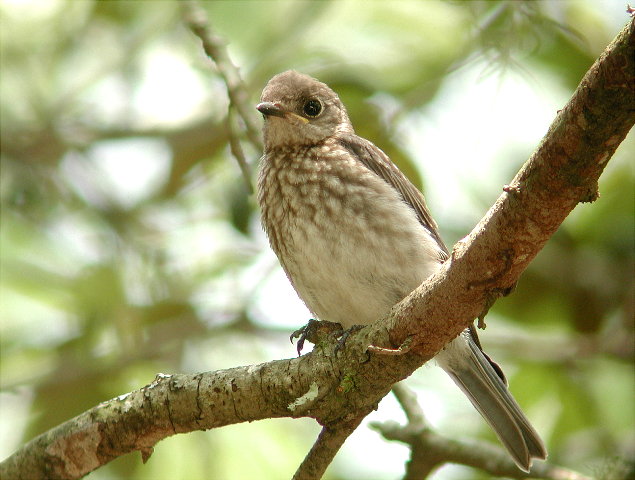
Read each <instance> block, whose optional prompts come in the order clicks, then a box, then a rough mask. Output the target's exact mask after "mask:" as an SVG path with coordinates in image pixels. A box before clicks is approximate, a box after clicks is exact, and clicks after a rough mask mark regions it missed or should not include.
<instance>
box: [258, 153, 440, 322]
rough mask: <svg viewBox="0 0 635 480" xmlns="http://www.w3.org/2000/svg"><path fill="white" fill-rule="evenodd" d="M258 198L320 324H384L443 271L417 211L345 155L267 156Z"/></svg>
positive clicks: (302, 295) (284, 261)
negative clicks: (416, 290) (405, 300)
mask: <svg viewBox="0 0 635 480" xmlns="http://www.w3.org/2000/svg"><path fill="white" fill-rule="evenodd" d="M258 201H259V203H260V207H261V210H262V223H263V226H264V228H265V230H266V232H267V235H268V237H269V240H270V243H271V246H272V248H273V250H274V252H275V253H276V255H277V256H278V258H279V259H280V263H281V264H282V266H283V268H284V270H285V272H286V273H287V276H288V277H289V279H290V280H291V283H292V284H293V286H294V288H295V290H296V291H297V293H298V295H299V296H300V298H302V300H303V301H304V302H305V303H306V305H307V307H308V308H309V309H310V310H311V311H312V312H313V313H314V314H315V315H316V316H317V317H318V318H320V319H322V320H329V321H334V322H339V323H341V324H342V325H344V326H345V327H348V326H350V325H353V324H368V323H371V322H373V321H375V320H378V319H380V318H382V317H383V316H385V315H386V314H387V313H388V311H389V310H390V308H391V307H392V306H393V305H394V304H395V303H397V302H398V301H400V300H401V299H402V298H404V297H405V296H406V295H407V294H408V293H410V292H411V291H412V290H413V289H414V288H416V287H417V286H418V285H419V284H420V283H421V282H422V281H423V280H424V279H425V278H426V277H427V276H428V275H430V274H431V273H432V272H433V271H434V270H435V269H436V268H438V265H439V262H438V255H437V253H438V251H437V247H436V243H435V242H434V240H433V239H431V238H430V235H429V234H428V233H427V231H426V230H425V229H424V228H423V227H422V226H421V225H420V223H419V222H418V220H417V217H416V215H415V213H414V211H413V210H412V208H410V207H409V206H408V205H407V204H406V203H405V202H404V201H403V200H402V199H401V197H400V196H399V194H398V193H397V192H396V190H394V189H393V188H392V187H391V186H390V185H388V184H387V183H386V182H385V181H384V180H382V179H381V178H379V177H378V176H377V175H375V174H374V173H372V172H370V171H369V170H368V169H366V168H365V167H363V165H361V164H360V163H359V162H357V161H356V160H355V159H354V157H351V156H350V155H349V154H348V153H347V152H346V151H344V150H342V151H338V150H336V149H331V150H329V149H327V148H320V147H314V148H313V149H311V148H307V149H304V150H300V151H295V152H294V151H280V152H277V153H271V154H268V155H267V156H265V158H264V159H263V163H262V165H261V170H260V175H259V181H258Z"/></svg>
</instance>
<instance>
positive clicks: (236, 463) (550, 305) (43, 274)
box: [0, 0, 635, 479]
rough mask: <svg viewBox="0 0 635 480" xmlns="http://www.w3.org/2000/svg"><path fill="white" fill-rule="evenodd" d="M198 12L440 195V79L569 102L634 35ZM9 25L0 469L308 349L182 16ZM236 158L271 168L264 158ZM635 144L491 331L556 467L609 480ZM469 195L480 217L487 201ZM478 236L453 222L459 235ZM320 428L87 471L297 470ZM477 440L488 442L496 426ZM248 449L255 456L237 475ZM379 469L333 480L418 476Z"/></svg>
mask: <svg viewBox="0 0 635 480" xmlns="http://www.w3.org/2000/svg"><path fill="white" fill-rule="evenodd" d="M204 6H205V8H206V9H207V11H208V13H209V16H210V21H211V23H212V25H213V27H214V28H216V29H217V30H218V32H219V34H220V35H222V36H223V37H224V38H225V39H226V41H227V43H228V48H229V51H230V53H231V55H232V57H233V60H234V63H235V64H237V65H239V66H240V68H241V72H242V74H243V76H244V79H245V82H246V85H247V86H248V89H249V92H250V94H251V100H252V101H253V103H255V102H256V101H257V99H258V96H259V92H260V90H261V88H262V86H263V85H264V84H265V83H266V81H267V80H268V79H269V78H270V77H271V76H273V75H274V74H275V73H278V72H279V71H282V70H285V69H288V68H295V69H298V70H301V71H305V72H307V73H311V74H313V75H314V76H316V77H318V78H320V79H321V80H322V81H325V82H327V83H329V84H330V85H331V86H332V87H333V88H334V89H335V90H336V91H337V92H339V94H340V96H341V98H342V99H343V101H344V103H345V104H346V105H347V108H348V110H349V113H350V116H351V118H352V119H353V123H354V124H355V125H356V128H357V131H358V133H359V134H360V135H362V136H364V137H367V138H369V139H372V140H373V141H374V142H375V143H376V144H377V145H379V146H381V148H382V149H383V150H385V151H386V153H388V154H389V155H390V156H391V158H392V159H393V160H394V161H395V162H396V163H398V164H399V165H400V167H401V168H402V169H403V170H404V171H405V172H406V173H407V174H408V175H409V176H410V178H411V179H412V180H413V181H414V182H415V183H417V184H418V185H420V186H422V188H424V189H425V184H424V183H423V182H422V179H421V177H420V175H419V171H420V170H421V168H420V165H418V164H417V163H416V161H415V160H414V159H413V158H412V155H410V154H409V153H408V151H407V149H406V148H404V146H403V142H402V141H401V139H402V138H403V129H402V126H403V125H404V124H412V122H413V119H415V118H418V117H419V116H421V114H422V112H423V113H425V109H426V107H427V106H428V105H429V104H430V103H431V102H433V101H434V100H435V99H436V98H437V96H438V94H439V91H440V89H441V88H442V87H443V85H444V84H445V83H446V82H447V80H448V78H451V77H452V76H454V75H456V74H457V72H458V73H460V72H461V71H462V70H463V69H465V68H469V67H470V66H473V65H475V64H479V65H485V71H484V72H483V75H493V76H497V77H498V78H499V81H500V82H501V83H503V82H505V81H506V78H507V75H508V73H509V72H510V71H514V72H521V74H522V75H527V77H528V78H533V79H535V81H536V82H538V83H539V82H540V81H541V80H540V79H545V78H546V79H549V81H551V82H555V83H556V84H558V85H559V86H560V88H563V89H564V90H565V91H567V92H572V91H573V89H574V88H575V87H576V86H577V84H578V82H579V80H580V78H581V77H582V75H583V74H584V73H585V72H586V70H587V69H588V67H589V66H590V65H591V64H592V62H593V61H594V60H595V58H597V56H598V55H599V54H600V53H601V51H602V49H603V48H604V47H605V46H606V45H607V44H608V43H609V41H610V40H611V39H612V37H613V36H614V35H615V34H616V33H617V31H618V29H619V28H620V23H621V22H626V15H625V14H623V8H622V4H621V3H620V2H613V3H603V2H592V1H588V2H583V1H577V2H556V1H552V2H512V1H487V2H485V1H484V2H458V1H449V2H432V1H429V2H415V1H401V2H366V3H364V4H363V6H362V3H361V2H355V1H342V2H334V1H330V2H329V1H324V2H298V1H295V2H292V1H275V2H274V1H270V2H237V1H215V2H207V3H205V4H204ZM607 11H608V13H607ZM0 15H1V21H2V29H1V32H0V34H1V38H0V40H1V42H0V49H1V51H0V53H1V61H2V83H1V85H0V88H1V98H0V107H1V112H0V113H1V119H0V120H1V127H2V128H1V135H0V141H1V161H2V172H1V173H2V175H1V183H0V186H1V202H2V203H1V206H2V218H1V219H2V229H1V237H0V238H1V244H0V246H1V250H0V260H1V262H2V263H1V266H2V268H1V271H0V275H1V277H0V278H1V282H2V295H1V297H0V311H1V312H2V323H1V325H0V334H1V340H0V342H1V343H0V347H1V352H2V364H1V367H0V375H1V387H2V393H1V394H0V400H1V401H2V409H1V414H2V426H1V430H0V438H2V443H0V447H1V453H2V456H3V457H4V456H6V455H8V454H9V453H10V452H11V451H12V450H14V449H15V448H16V447H17V446H18V445H20V444H21V443H22V442H24V441H26V440H28V439H29V438H31V437H32V436H34V435H36V434H39V433H41V432H43V431H45V430H46V429H48V428H50V427H52V426H54V425H56V424H58V423H59V422H62V421H64V420H66V419H69V418H71V417H72V416H74V415H77V414H78V413H80V412H82V411H84V410H86V409H88V408H90V407H91V406H93V405H95V404H97V403H99V402H101V401H103V400H106V399H109V398H111V397H114V396H116V395H119V394H121V393H124V392H126V391H129V390H131V389H135V388H138V387H140V386H142V385H145V384H146V383H148V382H150V381H151V380H152V378H153V376H154V375H155V374H156V373H157V372H160V371H164V372H176V371H190V372H194V371H201V370H213V369H218V368H225V367H230V366H236V365H241V364H248V363H253V362H261V361H267V360H270V359H273V358H277V357H280V356H290V355H293V348H291V347H289V346H288V343H287V341H286V338H287V336H288V333H289V332H290V331H291V330H292V326H287V325H284V326H283V327H281V326H280V323H279V322H276V320H275V318H270V316H267V315H265V314H264V313H263V311H264V310H263V308H261V305H260V303H261V302H262V301H263V300H262V292H263V291H264V287H263V285H265V284H266V283H267V282H269V281H270V280H271V278H272V271H275V269H276V268H278V267H277V266H276V265H277V264H276V262H275V259H274V258H273V256H272V254H271V252H269V250H268V247H267V245H266V241H265V240H264V237H263V234H262V232H261V231H260V228H259V225H258V212H257V210H256V208H255V200H254V199H253V198H250V197H248V196H247V194H246V189H245V187H244V184H243V179H242V178H241V177H240V172H239V169H238V168H237V166H236V165H235V162H234V160H233V159H232V158H231V155H230V153H229V148H228V131H227V128H226V122H225V116H226V111H227V104H228V101H227V96H226V91H225V87H224V85H223V83H222V81H221V79H220V77H219V75H218V73H217V70H216V68H215V67H214V66H213V65H210V62H209V61H208V59H207V58H206V57H205V56H204V55H203V54H202V50H201V47H200V43H199V41H198V40H197V39H196V38H195V37H194V36H193V35H192V34H191V33H190V32H189V31H187V29H186V28H185V27H184V25H183V22H182V20H181V12H180V9H179V4H178V2H171V1H162V2H128V1H83V2H76V1H72V0H66V1H62V0H57V1H49V2H38V1H35V0H34V1H31V2H18V1H6V2H3V3H1V4H0ZM462 88H463V89H466V90H469V89H470V85H463V86H462ZM560 107H561V105H554V106H553V111H554V112H555V110H556V109H557V108H560ZM485 113H486V112H484V116H483V118H484V120H483V121H484V122H486V121H487V117H486V116H485ZM255 114H256V112H255V111H254V115H255ZM458 114H460V112H457V115H458ZM518 114H519V115H523V112H518ZM477 127H479V126H475V128H477ZM547 127H548V125H546V124H545V125H544V129H545V131H546V129H547ZM490 133H491V134H490V135H489V136H491V137H492V138H493V139H495V141H498V142H500V143H501V144H504V142H505V139H504V138H496V137H497V135H496V132H490ZM457 140H460V133H459V134H457ZM532 141H537V139H536V140H534V139H532ZM510 147H513V146H510ZM244 148H245V150H246V153H247V155H248V157H249V159H250V160H251V161H252V163H253V164H254V165H255V163H256V161H257V159H258V157H259V155H260V152H257V151H255V150H254V149H253V147H250V146H249V144H248V143H246V142H245V143H244ZM634 150H635V145H634V141H633V139H632V138H630V139H627V141H626V142H625V143H624V144H623V145H622V146H621V147H620V149H619V150H618V153H617V154H616V156H615V158H614V160H613V161H612V163H611V164H610V165H609V168H608V169H607V172H606V174H605V175H604V176H603V178H602V180H601V183H600V191H601V194H602V197H601V199H600V200H599V201H598V202H596V203H595V204H592V205H585V206H581V207H579V208H578V209H576V211H575V212H574V213H573V214H572V215H571V217H570V218H569V219H568V220H567V222H565V224H564V225H563V226H562V228H561V229H560V231H559V232H558V233H557V234H556V235H555V236H554V238H553V239H552V241H551V242H550V243H549V244H548V246H547V247H546V248H545V249H544V250H543V252H541V253H540V255H539V256H538V258H537V259H536V260H535V262H533V264H532V265H531V267H530V269H529V270H528V271H527V272H526V273H525V275H524V276H523V277H522V279H521V282H520V283H519V286H518V288H517V291H516V292H515V293H514V294H513V295H511V296H510V297H508V298H506V299H503V300H501V301H500V302H498V304H497V305H496V307H495V308H494V310H493V313H492V315H491V317H490V322H489V323H490V331H488V332H487V333H486V334H484V335H483V337H484V339H483V340H484V343H485V344H486V345H491V348H492V349H494V354H495V355H496V354H498V356H501V357H503V358H504V360H505V364H506V365H511V366H512V367H513V366H515V367H516V368H515V371H513V370H514V369H513V368H512V371H513V372H512V373H513V375H510V377H511V382H512V389H513V391H514V392H515V394H516V396H517V398H518V399H519V401H520V403H521V404H523V405H526V406H527V407H528V411H529V412H530V417H532V418H536V419H537V424H538V425H539V430H541V431H543V432H544V436H545V440H546V441H547V443H548V448H549V451H550V458H551V459H552V460H554V461H556V462H560V463H562V464H565V465H567V466H570V467H572V468H576V469H579V470H581V471H584V472H586V473H590V474H594V475H598V476H604V477H605V478H618V477H616V476H614V472H618V471H623V470H624V468H627V467H624V465H625V464H624V461H630V460H629V459H632V457H633V455H634V453H635V438H634V428H633V424H634V418H633V417H634V416H633V409H632V404H631V402H632V398H633V393H634V392H635V387H634V384H633V368H632V361H633V317H634V307H633V297H634V295H635V287H634V285H633V276H632V275H633V242H634V238H633V232H634V230H635V225H634V216H633V185H634V173H633V165H632V161H631V162H630V163H629V161H627V160H625V159H628V158H630V159H631V160H632V158H633V152H634ZM529 153H530V151H523V152H519V153H518V154H515V155H514V156H513V157H514V158H517V159H518V161H517V162H516V163H514V164H513V165H509V158H508V157H507V158H503V155H501V158H500V159H497V160H496V161H497V162H498V163H497V165H498V167H497V170H498V171H499V172H502V174H501V175H503V176H502V177H501V178H509V177H508V175H511V174H513V172H514V171H515V170H516V169H517V168H518V167H519V166H520V164H521V163H522V161H523V160H524V159H525V158H527V156H528V155H529ZM476 158H477V157H476V152H475V159H476ZM441 161H443V160H441ZM474 161H476V160H474ZM505 162H507V164H506V163H505ZM499 174H500V173H499ZM427 180H428V181H433V180H434V179H429V178H428V179H427ZM471 191H472V190H470V192H471ZM473 193H474V198H473V205H474V206H475V208H477V209H478V210H479V211H480V212H481V213H484V211H485V209H486V208H488V206H489V203H491V202H490V199H489V197H488V198H487V199H485V198H480V197H479V193H478V192H477V191H476V189H475V190H474V192H473ZM488 194H491V195H498V192H488ZM441 220H442V221H441ZM477 220H478V217H475V218H473V219H471V220H470V222H472V223H469V222H466V221H463V220H456V219H454V220H453V219H452V218H443V219H439V223H440V224H441V230H442V232H443V233H444V236H446V237H447V238H454V239H456V238H458V237H459V236H462V235H465V234H466V233H467V232H468V231H469V230H470V229H471V228H472V226H473V225H474V223H475V222H476V221H477ZM290 301H291V299H290ZM294 301H295V300H294ZM279 309H280V311H283V310H284V309H285V304H284V302H283V299H280V304H279ZM306 320H307V318H297V319H295V325H294V326H295V327H297V326H298V325H300V324H302V323H304V322H305V321H306ZM492 325H496V326H492ZM362 428H364V427H362ZM479 428H480V427H479ZM450 430H451V429H450ZM316 433H317V426H315V425H314V424H313V423H312V422H310V421H285V420H276V421H267V422H259V423H258V424H249V425H239V426H234V427H230V428H226V429H222V430H219V431H214V432H208V433H196V434H193V435H180V436H177V437H174V438H170V439H168V440H165V441H163V442H161V443H160V444H159V445H158V446H157V450H156V452H155V454H154V456H153V457H152V459H151V460H150V462H149V463H148V464H147V465H142V464H141V462H140V459H139V457H138V456H137V455H128V456H126V457H124V458H120V459H118V460H116V461H114V462H112V463H111V464H110V465H108V466H106V467H105V468H102V469H100V470H98V471H97V472H95V473H93V474H92V475H91V476H90V478H96V479H99V478H104V479H106V478H108V479H115V478H190V479H196V478H233V479H237V478H289V477H290V474H291V472H292V471H293V470H294V468H295V466H296V465H297V464H298V463H299V461H300V460H301V458H302V457H303V456H304V454H305V452H306V451H307V450H308V448H309V446H310V444H311V443H312V441H313V439H314V437H315V435H316ZM475 434H478V435H482V436H484V437H485V438H489V439H491V440H493V437H492V434H491V432H489V431H487V430H486V429H485V428H482V429H480V430H479V432H478V433H475ZM367 435H373V434H371V433H367ZM273 438H275V441H272V439H273ZM377 441H378V442H381V440H379V439H377ZM245 451H249V452H251V453H250V459H251V460H253V461H252V462H245V461H241V458H242V459H244V452H245ZM341 455H346V452H342V453H341ZM338 458H339V457H338ZM274 459H275V461H274ZM624 459H626V460H624ZM374 461H375V462H381V463H382V464H383V468H384V469H389V470H388V471H389V472H391V473H389V474H386V475H384V476H382V475H383V474H381V470H378V469H377V468H376V466H375V464H373V463H372V462H370V463H369V459H368V458H366V459H364V460H361V459H360V458H354V455H353V456H352V457H351V458H350V459H349V461H348V463H349V465H348V467H347V468H343V467H342V464H343V463H346V462H343V461H342V460H341V459H339V460H338V461H337V462H336V464H334V466H333V467H332V468H331V469H330V470H329V475H330V476H329V478H332V479H335V478H344V477H346V476H348V477H350V473H349V474H347V473H345V472H351V471H354V472H360V475H362V476H365V478H370V477H369V475H371V474H370V473H369V472H375V473H373V474H372V475H376V477H374V478H396V477H397V476H398V475H399V472H400V469H402V468H403V464H398V463H394V464H392V465H387V463H388V461H387V460H383V461H382V460H381V459H380V458H378V459H376V460H374ZM350 462H354V463H353V465H352V466H351V465H350ZM250 465H251V466H250ZM253 465H257V467H258V470H257V473H255V472H253V471H251V470H250V469H251V468H253ZM631 468H632V467H631ZM620 469H621V470H620ZM465 471H466V470H461V469H459V470H456V471H454V470H451V469H444V470H443V471H442V472H439V474H438V477H437V478H465ZM457 472H458V473H457ZM611 472H613V473H611ZM469 475H470V476H471V477H472V478H476V477H475V475H478V474H477V473H475V472H470V473H469ZM483 478H485V477H483Z"/></svg>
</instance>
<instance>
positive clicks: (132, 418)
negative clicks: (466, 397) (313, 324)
mask: <svg viewBox="0 0 635 480" xmlns="http://www.w3.org/2000/svg"><path fill="white" fill-rule="evenodd" d="M634 32H635V27H634V22H633V20H631V21H630V22H629V24H628V25H627V26H626V27H625V28H624V30H623V31H622V32H621V33H620V34H619V35H618V37H617V38H616V39H615V41H614V42H613V43H612V44H611V45H610V46H609V47H608V48H607V50H606V51H605V52H604V53H603V54H602V56H601V57H600V58H599V59H598V61H597V62H595V64H594V65H593V66H592V67H591V69H590V70H589V72H588V73H587V74H586V76H585V77H584V79H583V80H582V82H581V84H580V86H579V87H578V89H577V90H576V92H575V94H574V95H573V97H572V99H571V100H570V101H569V103H568V104H567V105H566V106H565V107H564V109H563V110H561V111H560V113H559V114H558V115H557V117H556V119H555V121H554V123H553V124H552V126H551V128H550V129H549V132H548V133H547V135H546V136H545V138H544V139H543V141H542V143H541V144H540V146H539V147H538V149H537V150H536V151H535V152H534V154H533V155H532V157H531V158H530V159H529V161H528V162H527V163H526V164H525V165H524V166H523V168H522V169H521V171H520V172H519V173H518V175H517V176H516V178H515V179H514V180H513V181H512V182H511V184H510V186H509V187H508V188H506V189H505V193H503V194H502V195H501V197H500V198H499V199H498V201H497V202H496V204H495V205H494V206H493V207H492V208H491V209H490V211H489V212H488V213H487V215H486V216H485V218H484V219H483V220H482V221H481V222H480V223H479V225H477V227H476V228H475V229H474V230H473V231H472V233H471V234H470V235H469V236H468V237H466V238H465V239H464V240H462V241H461V242H459V243H458V244H457V245H456V246H455V247H454V250H453V252H452V256H451V258H450V260H448V261H447V262H446V263H445V265H444V267H443V268H442V269H441V270H440V271H439V272H438V273H437V274H435V275H434V277H433V278H431V279H430V280H429V281H427V282H426V283H424V284H423V285H422V286H421V287H419V288H418V289H417V290H415V291H414V292H413V293H412V294H411V295H409V296H408V297H407V298H406V299H405V300H404V301H402V302H401V303H400V304H399V305H397V306H396V307H395V308H394V309H393V312H392V314H391V317H390V318H388V319H386V320H385V321H382V322H378V323H377V324H374V325H370V326H368V327H366V328H364V329H362V330H361V331H360V332H358V333H357V334H355V335H352V336H351V337H350V338H349V340H348V341H347V344H346V348H344V349H342V350H341V351H340V352H339V353H338V354H337V355H335V353H334V345H333V344H332V342H327V341H319V342H318V344H317V345H316V348H315V349H314V350H313V352H311V353H310V354H307V355H304V356H302V357H299V358H295V359H291V360H278V361H274V362H269V363H264V364H261V365H255V366H247V367H238V368H234V369H229V370H223V371H217V372H211V373H205V374H198V375H171V376H158V377H157V379H156V380H155V382H153V383H152V384H150V385H148V386H146V387H144V388H143V389H141V390H138V391H135V392H132V393H130V394H127V395H124V396H121V397H118V398H116V399H113V400H111V401H109V402H106V403H104V404H101V405H98V406H97V407H95V408H93V409H91V410H89V411H88V412H85V413H83V414H82V415H80V416H78V417H76V418H74V419H72V420H69V421H68V422H66V423H64V424H62V425H60V426H58V427H56V428H54V429H52V430H50V431H49V432H46V433H44V434H42V435H40V436H39V437H37V438H35V439H33V440H32V441H31V442H29V443H28V444H26V445H25V446H23V447H22V448H21V449H20V450H18V451H17V452H15V453H14V454H13V455H12V456H10V457H9V458H8V459H6V460H5V461H3V462H2V463H1V464H0V477H2V478H30V479H40V478H41V479H44V478H79V477H81V476H83V475H85V474H86V473H88V472H90V471H91V470H94V469H95V468H98V467H99V466H100V465H103V464H105V463H106V462H108V461H110V460H112V459H113V458H115V457H117V456H119V455H121V454H123V453H127V452H130V451H133V450H140V451H141V452H142V454H143V456H144V459H147V457H148V456H149V455H150V454H151V452H152V447H153V446H154V445H155V444H156V443H157V442H158V441H159V440H161V439H162V438H165V437H167V436H169V435H173V434H175V433H184V432H188V431H192V430H205V429H209V428H216V427H220V426H223V425H228V424H230V423H237V422H244V421H251V420H258V419H262V418H274V417H302V416H308V417H313V418H315V419H317V420H318V421H319V422H320V423H321V424H322V425H323V426H327V427H329V428H332V429H335V428H337V426H338V425H342V424H345V423H347V422H350V421H351V420H352V419H354V418H358V416H359V415H360V413H363V412H368V411H370V409H372V408H374V407H375V406H376V405H377V403H378V402H379V401H380V400H381V399H382V398H383V397H384V396H385V395H386V394H387V393H388V391H389V390H390V388H391V386H392V385H393V384H394V383H395V382H397V381H399V380H401V379H403V378H406V377H407V376H409V375H410V374H411V373H412V372H413V371H414V370H415V369H417V368H418V367H419V366H421V365H422V364H423V363H425V361H427V360H428V359H429V358H431V357H433V356H434V355H435V354H436V353H437V352H438V351H439V350H440V349H441V348H442V347H443V346H444V345H445V344H446V343H448V342H449V341H450V340H452V339H453V338H454V337H455V336H456V335H458V334H459V333H460V332H461V331H462V330H463V329H464V328H465V327H467V326H468V325H469V324H470V323H471V322H472V320H473V319H474V318H475V317H477V316H479V315H480V314H481V313H482V312H483V311H485V310H486V309H487V307H488V306H489V305H490V304H491V303H492V301H493V299H495V298H496V297H497V296H498V295H500V294H501V293H502V292H506V291H507V290H508V289H509V287H510V286H512V285H514V284H515V282H516V280H517V279H518V277H519V275H520V274H521V272H522V271H523V270H524V269H525V268H526V266H527V265H528V264H529V262H530V261H531V260H532V259H533V258H534V257H535V255H536V254H537V253H538V251H540V249H541V248H542V247H543V246H544V244H545V242H546V241H547V240H548V238H549V237H550V236H551V235H552V234H553V233H554V232H555V231H556V229H557V228H558V226H559V225H560V224H561V222H562V221H563V220H564V218H565V217H566V216H567V214H568V213H569V212H570V211H571V210H572V209H573V208H574V207H575V206H576V205H577V203H579V202H584V201H590V200H593V199H595V198H596V197H597V181H598V178H599V176H600V174H601V173H602V171H603V169H604V167H605V166H606V163H607V162H608V160H609V159H610V158H611V156H612V155H613V153H614V151H615V149H616V148H617V146H618V145H619V144H620V142H621V141H622V140H623V138H624V137H625V136H626V134H627V133H628V131H629V130H630V129H631V127H632V125H633V122H634V120H635V109H634V108H633V98H634V91H633V85H634V84H635V79H634V72H635V33H634ZM406 339H410V340H409V342H408V345H411V348H409V349H407V348H404V349H402V352H406V353H403V354H402V355H377V354H369V353H368V346H369V345H375V346H380V347H388V348H396V347H399V346H401V345H402V344H403V343H404V342H405V341H406ZM408 350H409V351H408Z"/></svg>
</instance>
